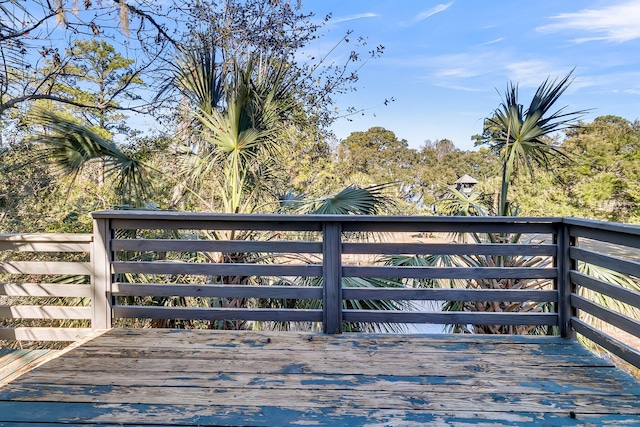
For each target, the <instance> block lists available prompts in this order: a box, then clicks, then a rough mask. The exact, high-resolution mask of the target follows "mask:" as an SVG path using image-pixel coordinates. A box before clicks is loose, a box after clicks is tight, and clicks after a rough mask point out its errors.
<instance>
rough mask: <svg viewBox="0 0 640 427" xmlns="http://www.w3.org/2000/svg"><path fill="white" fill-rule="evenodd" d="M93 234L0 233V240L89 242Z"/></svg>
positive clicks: (56, 242) (55, 242)
mask: <svg viewBox="0 0 640 427" xmlns="http://www.w3.org/2000/svg"><path fill="white" fill-rule="evenodd" d="M92 241H93V234H89V233H0V242H31V243H54V244H58V243H89V242H92Z"/></svg>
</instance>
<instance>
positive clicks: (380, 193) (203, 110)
mask: <svg viewBox="0 0 640 427" xmlns="http://www.w3.org/2000/svg"><path fill="white" fill-rule="evenodd" d="M210 49H213V48H212V47H211V46H208V45H204V46H202V47H201V50H199V51H198V50H196V51H189V53H186V54H184V55H183V56H182V57H181V58H179V60H178V61H177V63H178V67H177V68H176V71H175V76H174V83H175V84H176V86H177V87H178V88H179V89H180V90H181V91H182V93H183V94H184V96H185V99H187V104H189V105H190V106H191V108H192V110H191V114H190V123H189V125H190V126H189V127H190V129H191V130H190V133H191V135H192V136H193V137H191V138H188V139H187V140H186V144H185V146H184V150H183V153H184V154H183V156H182V161H183V168H182V169H183V171H184V175H183V177H181V178H183V179H177V180H176V178H175V177H167V178H169V179H172V180H176V184H177V185H178V186H179V191H181V192H188V193H189V194H191V195H193V196H195V197H196V198H198V201H199V202H201V203H202V205H204V207H205V208H208V209H209V210H214V208H215V207H218V208H219V210H221V211H223V212H226V213H252V212H255V211H256V210H258V209H263V210H264V209H267V208H268V207H269V206H270V205H269V204H268V203H265V202H270V203H271V204H272V206H273V209H272V210H271V211H274V210H276V209H277V208H278V206H279V205H281V206H284V203H279V202H280V201H279V200H271V199H270V197H271V194H272V193H273V192H272V191H271V190H270V189H269V187H270V186H272V184H273V182H272V181H271V180H270V177H271V169H272V168H273V166H274V165H275V164H276V163H275V162H274V160H275V158H276V156H277V155H278V153H279V149H280V148H281V147H280V146H279V139H278V136H279V135H280V134H281V133H282V132H283V130H284V128H285V126H287V125H288V123H289V122H290V116H291V115H292V112H293V110H294V108H296V103H295V99H294V94H293V92H292V87H291V80H290V79H291V76H288V75H287V73H286V64H283V63H280V62H278V61H276V60H273V59H258V60H256V59H255V58H253V57H249V58H248V59H247V61H246V63H244V64H239V63H234V64H233V66H232V67H231V69H230V71H229V72H223V71H221V70H220V69H218V68H217V67H218V66H219V65H218V64H216V61H215V55H214V51H211V50H210ZM34 119H35V120H37V121H39V122H40V123H43V124H45V125H46V127H47V130H48V131H47V132H48V133H47V134H46V135H45V137H43V138H41V139H40V142H41V145H42V147H43V148H42V151H40V153H41V154H40V158H41V159H44V158H47V159H48V160H49V161H50V162H52V163H53V164H55V165H58V166H59V167H61V168H63V170H64V171H65V173H73V174H75V175H77V174H78V172H79V171H80V170H81V169H82V167H84V166H85V165H86V164H88V163H90V162H92V161H96V160H97V159H102V160H104V161H105V164H107V165H109V167H108V171H109V172H110V173H111V174H112V175H113V176H115V177H118V180H117V181H116V182H117V183H118V184H119V187H118V188H119V189H120V190H119V191H120V192H121V193H122V194H123V195H124V194H126V191H131V194H135V195H136V197H135V201H136V203H135V206H140V205H144V202H145V201H146V197H148V193H147V192H145V191H143V190H144V189H145V188H147V187H148V184H147V182H148V179H149V178H150V173H158V172H159V171H157V170H155V169H153V168H151V167H149V166H147V165H145V164H144V163H142V162H140V161H137V160H136V159H135V158H133V157H131V156H129V155H127V154H126V153H124V152H123V151H122V150H120V149H119V148H118V147H117V145H116V144H114V143H113V142H111V141H106V140H104V139H101V138H99V136H98V135H96V134H95V133H93V132H91V131H90V130H89V129H87V128H85V127H82V126H80V125H78V124H76V123H73V122H72V121H70V120H67V119H64V118H63V117H60V116H57V115H54V114H51V113H46V112H42V111H39V112H36V113H35V114H34ZM121 168H122V170H121ZM143 172H144V173H143ZM165 177H166V175H165ZM385 190H386V186H371V187H368V188H358V187H353V186H351V187H347V188H345V189H343V190H342V191H339V192H338V193H336V194H334V195H329V196H326V197H323V198H318V199H313V200H304V199H303V198H300V197H293V198H292V199H291V200H296V203H294V204H293V205H291V206H293V208H294V209H295V211H296V212H298V213H303V212H304V213H323V214H375V213H378V212H380V211H381V209H382V208H388V207H389V206H390V204H389V199H388V198H386V197H384V192H385ZM206 191H210V192H211V194H210V195H208V194H205V192H206ZM211 200H213V202H212V201H211ZM203 233H206V236H205V237H206V238H210V239H220V240H243V239H250V238H253V239H261V238H264V239H268V238H270V237H272V236H269V235H259V234H257V233H256V232H252V231H244V232H237V231H215V230H213V231H203ZM131 256H133V257H140V256H142V257H149V256H151V255H150V254H131ZM158 256H159V255H158ZM162 256H178V257H179V259H180V260H183V261H184V260H187V258H189V260H190V261H194V262H217V263H220V262H234V263H237V262H269V261H270V259H271V256H270V255H269V254H253V255H252V254H244V253H237V254H235V253H234V254H230V253H225V254H222V253H195V254H163V255H162ZM185 257H186V258H185ZM128 279H130V280H131V281H134V282H145V281H150V280H158V279H160V280H166V278H157V277H156V278H151V277H147V276H142V275H136V277H129V278H128ZM171 280H175V281H176V283H185V282H184V281H185V280H186V281H189V280H195V279H194V278H190V277H176V278H171ZM198 280H203V279H202V278H200V279H198ZM204 280H206V281H207V283H220V282H222V283H229V284H261V279H259V278H258V279H256V278H248V277H240V276H233V277H209V278H205V279H204ZM269 280H270V281H271V282H273V279H268V281H269ZM278 280H283V281H286V282H291V279H290V278H289V279H286V280H285V279H278ZM296 280H301V279H296ZM345 280H346V279H345ZM306 284H307V285H318V283H313V282H309V283H306ZM390 284H391V286H402V282H401V281H393V280H392V279H389V280H386V281H380V280H359V281H353V283H349V286H382V285H386V286H389V285H390ZM124 302H125V303H126V301H124ZM130 302H133V301H130ZM135 303H138V304H140V303H148V304H154V305H158V304H159V305H191V306H226V307H244V306H247V305H251V304H260V305H263V306H273V305H276V306H277V305H278V304H281V303H282V302H279V301H275V300H270V301H266V300H265V301H257V302H256V301H248V300H246V299H243V298H233V299H221V298H220V299H218V298H155V299H145V300H143V301H135ZM308 303H309V302H305V301H301V302H296V304H301V305H302V306H303V307H307V305H308ZM345 303H347V302H345ZM348 304H350V305H349V307H351V306H353V307H358V306H359V307H368V308H378V309H397V308H399V307H400V303H396V302H393V301H381V302H380V301H350V302H348ZM164 326H176V327H178V326H181V324H178V323H170V324H165V325H164ZM245 326H246V325H244V324H243V323H241V322H232V323H223V324H217V325H209V327H222V328H229V327H233V328H238V327H245ZM347 327H349V328H351V329H353V328H358V329H362V328H364V327H367V326H366V325H347Z"/></svg>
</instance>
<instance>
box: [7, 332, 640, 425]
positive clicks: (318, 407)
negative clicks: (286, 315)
mask: <svg viewBox="0 0 640 427" xmlns="http://www.w3.org/2000/svg"><path fill="white" fill-rule="evenodd" d="M639 414H640V382H638V381H637V380H635V379H634V378H632V377H631V376H629V375H627V374H625V373H624V372H622V371H620V370H618V369H616V368H615V367H614V365H613V364H612V363H610V362H609V361H607V360H605V359H602V358H599V357H597V356H595V355H593V354H592V353H590V352H589V351H588V350H586V349H585V348H584V347H582V346H581V345H580V344H579V343H577V342H576V341H573V340H566V339H562V338H558V337H529V336H475V335H455V336H452V335H376V334H343V335H323V334H310V333H293V332H288V333H277V332H248V331H237V332H236V331H194V330H191V331H185V330H180V331H177V330H162V329H152V330H140V329H138V330H126V329H113V330H110V331H107V332H106V333H104V334H102V335H100V336H97V337H94V338H93V339H90V340H87V341H86V342H85V343H84V344H82V345H79V346H77V347H76V348H73V349H72V350H70V351H68V352H66V353H65V354H63V355H61V356H59V357H57V358H56V359H54V360H51V361H49V362H47V363H46V364H44V365H41V366H39V367H37V368H36V369H34V370H32V371H30V372H28V373H26V374H24V375H23V376H21V377H20V378H18V379H17V380H14V381H13V382H11V383H10V384H8V385H6V386H4V387H3V388H0V426H9V425H11V426H19V427H24V426H27V425H59V424H65V425H76V426H79V425H83V426H84V425H94V424H98V425H123V424H124V425H129V424H135V425H155V426H158V425H160V426H173V425H187V426H195V425H198V426H215V425H243V426H276V425H279V426H294V425H341V426H349V425H354V426H355V425H357V426H360V425H402V426H417V425H457V426H464V425H473V426H478V425H487V426H489V425H491V426H493V425H510V426H538V425H545V426H585V425H639V424H640V415H639Z"/></svg>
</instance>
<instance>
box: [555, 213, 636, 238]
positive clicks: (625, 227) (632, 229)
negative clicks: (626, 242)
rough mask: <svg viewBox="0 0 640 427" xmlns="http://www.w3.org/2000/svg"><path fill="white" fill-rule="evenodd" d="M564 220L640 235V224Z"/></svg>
mask: <svg viewBox="0 0 640 427" xmlns="http://www.w3.org/2000/svg"><path fill="white" fill-rule="evenodd" d="M562 222H563V223H564V224H567V225H576V226H580V227H587V228H594V229H598V230H603V231H611V232H616V233H626V234H633V235H637V236H640V225H632V224H622V223H618V222H606V221H596V220H593V219H583V218H569V217H567V218H562Z"/></svg>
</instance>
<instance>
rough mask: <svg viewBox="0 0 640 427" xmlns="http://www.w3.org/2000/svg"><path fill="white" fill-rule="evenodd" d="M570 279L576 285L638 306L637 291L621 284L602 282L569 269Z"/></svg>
mask: <svg viewBox="0 0 640 427" xmlns="http://www.w3.org/2000/svg"><path fill="white" fill-rule="evenodd" d="M571 281H572V282H574V283H575V284H576V285H578V286H583V287H585V288H587V289H590V290H592V291H595V292H599V293H601V294H604V295H606V296H608V297H611V298H615V299H617V300H619V301H622V302H624V303H625V304H630V305H633V306H635V307H638V308H640V293H639V292H635V291H632V290H631V289H627V288H623V287H622V286H618V285H613V284H611V283H607V282H603V281H602V280H598V279H596V278H594V277H591V276H588V275H586V274H582V273H580V272H577V271H575V270H573V271H571Z"/></svg>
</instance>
